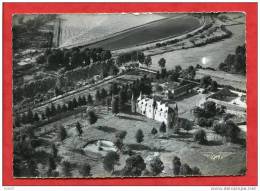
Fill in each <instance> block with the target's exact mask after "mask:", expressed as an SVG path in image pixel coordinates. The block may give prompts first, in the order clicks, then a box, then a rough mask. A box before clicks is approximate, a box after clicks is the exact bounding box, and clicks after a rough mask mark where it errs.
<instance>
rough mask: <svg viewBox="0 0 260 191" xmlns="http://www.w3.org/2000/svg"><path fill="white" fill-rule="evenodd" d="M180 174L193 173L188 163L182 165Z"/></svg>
mask: <svg viewBox="0 0 260 191" xmlns="http://www.w3.org/2000/svg"><path fill="white" fill-rule="evenodd" d="M180 175H184V176H186V175H192V169H191V168H190V166H189V165H188V164H186V163H185V164H183V165H181V167H180Z"/></svg>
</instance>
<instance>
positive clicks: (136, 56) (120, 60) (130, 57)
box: [116, 51, 145, 65]
mask: <svg viewBox="0 0 260 191" xmlns="http://www.w3.org/2000/svg"><path fill="white" fill-rule="evenodd" d="M130 61H138V62H140V63H144V61H145V55H144V53H143V52H141V51H132V52H126V53H121V54H120V55H118V57H117V60H116V62H117V64H118V65H122V64H124V63H127V62H130Z"/></svg>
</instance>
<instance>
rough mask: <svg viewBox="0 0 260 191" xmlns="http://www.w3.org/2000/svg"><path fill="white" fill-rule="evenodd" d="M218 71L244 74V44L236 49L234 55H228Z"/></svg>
mask: <svg viewBox="0 0 260 191" xmlns="http://www.w3.org/2000/svg"><path fill="white" fill-rule="evenodd" d="M219 69H220V70H222V71H225V72H230V73H240V74H244V75H245V74H246V47H245V44H244V45H242V46H238V47H237V48H236V51H235V54H229V55H228V56H227V57H226V59H225V60H224V62H222V63H220V64H219Z"/></svg>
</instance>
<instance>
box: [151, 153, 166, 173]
mask: <svg viewBox="0 0 260 191" xmlns="http://www.w3.org/2000/svg"><path fill="white" fill-rule="evenodd" d="M150 167H151V170H152V173H153V176H156V175H158V174H160V173H161V172H162V171H163V169H164V166H163V162H162V161H161V159H160V158H159V157H155V158H153V160H152V161H151V163H150Z"/></svg>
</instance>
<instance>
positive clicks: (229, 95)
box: [206, 88, 246, 115]
mask: <svg viewBox="0 0 260 191" xmlns="http://www.w3.org/2000/svg"><path fill="white" fill-rule="evenodd" d="M206 101H213V102H215V103H216V106H218V107H221V106H224V107H225V108H226V110H227V112H228V113H233V114H236V115H246V98H245V94H243V93H241V92H235V91H231V90H229V89H228V88H223V89H221V90H219V91H218V92H216V93H214V94H212V95H210V96H209V97H207V98H206Z"/></svg>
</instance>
